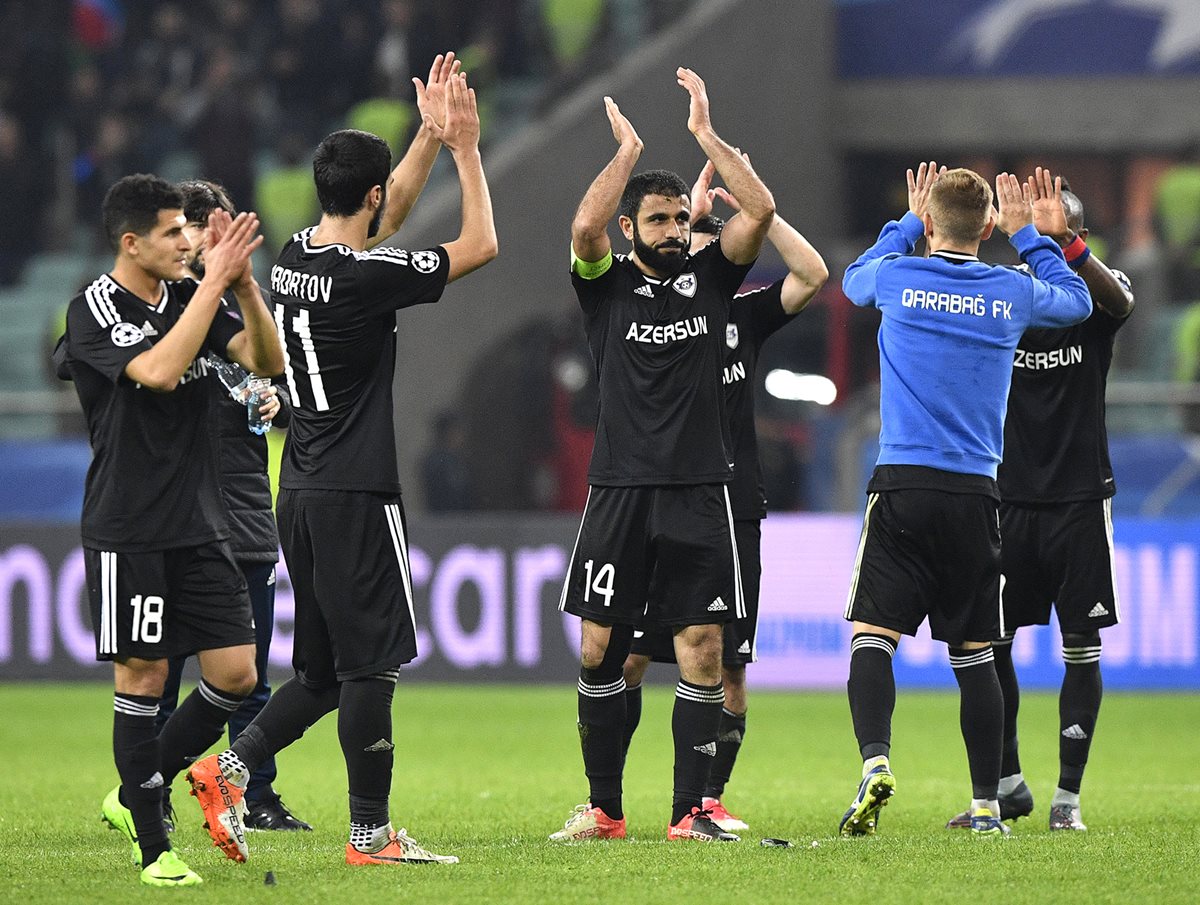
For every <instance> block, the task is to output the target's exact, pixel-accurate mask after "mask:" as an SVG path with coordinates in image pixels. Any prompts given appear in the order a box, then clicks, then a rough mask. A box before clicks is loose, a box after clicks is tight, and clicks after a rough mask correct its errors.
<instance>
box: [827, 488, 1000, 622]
mask: <svg viewBox="0 0 1200 905" xmlns="http://www.w3.org/2000/svg"><path fill="white" fill-rule="evenodd" d="M996 510H997V504H996V501H995V500H994V499H992V498H991V497H989V496H985V495H984V494H975V493H949V492H946V491H941V490H917V489H914V490H887V491H882V492H880V493H872V494H870V495H869V496H868V498H867V512H866V516H865V517H864V519H863V531H862V537H861V538H860V540H859V543H858V556H857V558H856V559H855V561H854V575H853V578H852V579H851V582H850V594H849V599H848V600H847V602H846V612H845V616H846V619H847V620H850V621H852V622H866V623H868V624H870V625H877V626H879V627H881V628H888V629H891V630H892V631H896V632H900V633H901V634H904V635H915V634H916V632H917V628H918V627H919V626H920V625H921V622H922V621H924V619H925V618H926V617H928V618H929V632H930V634H931V635H932V636H933V637H934V638H936V639H937V640H938V641H945V642H947V643H949V644H960V643H961V642H963V641H989V640H991V639H992V638H995V637H996V636H997V632H998V631H999V630H1000V625H1001V620H1000V617H1001V613H1000V526H999V518H998V514H997V511H996Z"/></svg>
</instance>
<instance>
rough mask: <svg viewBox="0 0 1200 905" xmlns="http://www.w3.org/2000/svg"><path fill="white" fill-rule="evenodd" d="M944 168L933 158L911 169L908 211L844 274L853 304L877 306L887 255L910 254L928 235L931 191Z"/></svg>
mask: <svg viewBox="0 0 1200 905" xmlns="http://www.w3.org/2000/svg"><path fill="white" fill-rule="evenodd" d="M944 171H945V167H943V168H942V169H941V170H939V169H938V166H937V162H936V161H933V160H931V161H929V162H928V163H921V164H920V165H919V166H918V167H917V170H916V172H915V173H914V172H913V171H912V170H909V171H908V173H907V176H908V212H907V213H905V215H904V216H903V217H901V218H900V219H899V220H890V221H888V222H887V223H886V224H884V227H883V229H882V230H881V231H880V233H879V238H878V239H876V240H875V244H874V245H872V246H871V247H870V248H868V249H867V250H866V251H864V252H863V253H862V254H861V255H859V256H858V260H856V261H855V262H854V263H853V264H851V265H850V266H849V267H847V268H846V273H845V275H843V277H842V291H843V292H845V293H846V297H847V298H848V299H850V301H852V302H853V303H854V304H856V305H860V306H862V305H874V304H875V275H876V272H877V271H878V270H879V265H880V263H881V262H882V260H883V258H884V256H886V255H907V254H911V253H912V250H913V249H914V248H915V247H916V244H917V241H918V240H919V239H920V238H921V236H923V235H925V215H926V213H927V209H928V207H929V193H930V191H931V190H932V189H933V183H934V182H936V181H937V179H938V177H939V176H941V174H942V173H943V172H944Z"/></svg>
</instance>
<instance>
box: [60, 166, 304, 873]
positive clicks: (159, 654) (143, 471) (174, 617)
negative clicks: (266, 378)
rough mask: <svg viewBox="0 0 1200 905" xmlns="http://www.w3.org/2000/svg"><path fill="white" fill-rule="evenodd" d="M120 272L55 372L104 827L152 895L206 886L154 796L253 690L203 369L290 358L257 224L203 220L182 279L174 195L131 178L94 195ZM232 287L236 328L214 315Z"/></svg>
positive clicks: (76, 305) (93, 291)
mask: <svg viewBox="0 0 1200 905" xmlns="http://www.w3.org/2000/svg"><path fill="white" fill-rule="evenodd" d="M103 218H104V228H105V231H106V233H107V235H108V239H109V242H110V244H111V245H112V247H113V250H114V252H115V254H116V259H115V262H114V264H113V269H112V271H111V272H110V273H108V274H105V275H104V276H101V277H99V278H98V279H96V280H95V281H93V282H92V283H91V284H90V285H88V286H87V287H86V288H85V289H84V290H83V292H81V293H80V294H79V295H77V296H75V298H73V299H72V300H71V303H70V305H69V306H68V309H67V330H66V333H65V334H64V336H63V338H62V340H60V343H59V348H58V350H57V351H56V358H57V359H58V361H59V362H60V374H63V375H66V376H69V377H70V379H71V380H73V381H74V383H75V389H76V392H77V393H78V394H79V401H80V403H81V405H82V407H83V411H84V415H85V417H86V419H87V424H88V434H89V438H90V441H91V446H92V464H91V467H90V468H89V469H88V476H87V483H86V485H85V488H84V503H83V519H82V534H83V546H84V562H85V568H86V572H87V580H88V596H89V601H90V603H91V610H92V623H93V626H94V629H95V634H96V655H97V659H100V660H111V661H112V662H113V676H114V685H115V692H116V693H115V697H114V710H115V715H114V718H113V756H114V759H115V761H116V765H117V772H118V773H119V774H120V777H121V784H120V785H119V786H118V787H117V788H115V789H113V790H112V792H110V793H109V795H108V797H107V798H105V800H104V803H103V805H102V816H103V818H104V820H105V821H107V822H108V824H109V825H110V826H112V827H113V828H115V829H118V830H120V831H121V832H122V833H123V834H124V835H125V836H126V837H127V838H128V839H129V841H130V842H131V844H132V846H133V850H134V855H135V859H136V860H137V861H138V862H140V863H141V865H142V873H141V879H142V882H143V883H147V884H149V885H152V886H190V885H195V884H198V883H200V882H201V880H200V877H199V876H197V875H196V874H195V873H194V872H193V871H191V870H189V869H188V866H187V865H186V864H184V863H183V861H182V860H181V859H180V858H179V856H178V855H177V854H176V853H175V852H173V851H171V845H170V842H168V840H167V833H166V827H165V825H164V823H163V808H162V797H163V789H164V788H165V787H167V786H169V785H170V784H171V780H172V779H173V778H174V776H175V775H176V774H177V773H178V772H179V771H180V770H182V769H183V768H184V767H185V766H186V765H187V764H188V763H190V762H191V761H192V760H193V759H194V758H196V757H197V756H199V755H200V754H203V753H204V749H206V748H207V747H209V746H210V745H211V744H212V743H213V742H214V741H216V740H217V738H218V737H219V736H220V734H221V731H222V729H223V728H224V726H225V723H226V722H227V721H228V719H229V717H230V715H231V714H232V713H233V712H234V711H236V710H237V709H238V707H240V706H241V704H242V701H243V700H245V698H246V695H247V694H248V693H249V692H250V691H251V689H253V688H254V684H255V671H254V629H253V627H252V625H251V615H250V600H249V598H248V597H247V594H246V583H245V580H244V579H243V577H242V574H241V572H240V571H239V570H238V567H237V564H236V563H235V562H234V560H233V555H232V553H231V552H230V548H229V542H228V537H229V530H228V528H227V527H226V519H225V511H224V506H223V504H222V502H221V496H220V490H219V489H218V486H217V477H216V465H215V462H214V457H213V454H212V446H211V444H210V443H209V439H208V435H207V434H208V424H209V409H210V406H211V404H212V394H211V392H210V388H209V385H208V382H209V380H210V379H211V378H209V377H208V363H207V360H206V359H207V355H208V354H209V353H215V354H217V355H221V356H225V357H228V358H230V359H233V360H234V361H237V362H239V363H240V364H242V365H243V366H245V367H246V368H248V369H250V370H252V371H255V372H256V373H259V374H274V373H279V372H280V371H281V370H282V369H283V356H282V352H281V350H280V346H279V340H278V337H276V335H275V331H274V329H273V324H272V322H271V317H270V313H269V312H268V311H267V308H266V305H265V304H264V303H263V300H262V296H261V295H260V294H259V291H258V286H257V284H255V282H254V276H253V272H252V270H251V264H250V256H251V253H252V252H253V251H254V250H255V249H256V248H257V247H258V246H259V245H260V244H261V242H262V239H261V238H256V237H255V233H256V232H257V229H258V219H257V217H255V215H254V214H239V215H238V216H237V217H236V218H230V216H229V214H227V213H225V212H224V211H219V212H217V213H214V214H213V216H212V218H211V220H210V223H211V224H212V228H213V241H212V244H211V245H210V247H209V249H208V253H207V265H208V266H207V268H206V271H205V275H204V279H202V280H200V281H199V282H198V283H197V282H196V281H195V280H193V279H190V278H189V277H188V273H187V268H186V262H187V256H188V252H189V248H190V246H189V243H188V240H187V237H186V236H185V235H184V225H185V218H184V214H183V198H182V196H181V195H180V193H179V191H178V190H177V189H176V188H175V187H174V186H173V185H171V184H170V183H168V182H165V181H164V180H162V179H159V178H157V177H155V176H148V175H137V176H126V177H125V178H124V179H121V180H119V181H118V182H116V183H115V184H114V185H113V186H112V188H110V189H109V191H108V194H107V195H106V196H105V199H104V207H103ZM227 289H232V290H233V292H234V294H235V295H236V296H237V298H238V302H239V304H240V305H241V308H242V312H243V320H241V321H239V320H236V319H234V318H233V317H231V316H229V315H228V314H227V313H226V312H225V311H223V310H222V308H221V297H222V295H223V294H224V293H225V291H226V290H227ZM193 653H194V654H198V655H199V659H200V670H201V674H202V678H201V680H200V684H199V686H198V687H197V688H196V690H195V691H194V692H193V693H192V694H191V695H190V696H189V697H188V699H187V700H186V701H184V703H183V704H182V705H181V706H180V707H179V709H178V710H176V711H175V713H174V714H173V715H172V717H171V719H170V720H168V721H167V723H166V724H165V725H164V726H163V728H162V731H161V732H159V731H158V729H157V727H156V725H155V715H156V713H157V711H158V702H159V698H160V697H161V696H162V692H163V683H164V681H165V679H166V676H167V660H168V658H170V657H173V656H180V655H184V654H193Z"/></svg>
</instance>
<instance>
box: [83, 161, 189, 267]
mask: <svg viewBox="0 0 1200 905" xmlns="http://www.w3.org/2000/svg"><path fill="white" fill-rule="evenodd" d="M182 209H183V195H182V194H181V193H180V191H179V189H177V188H175V186H173V185H171V183H169V182H167V180H165V179H160V178H159V177H157V176H152V175H150V174H148V173H136V174H134V175H132V176H124V177H122V178H120V179H118V180H117V181H116V182H114V183H113V184H112V186H110V187H109V190H108V192H107V193H106V194H105V196H104V204H103V206H102V207H101V209H100V210H101V216H102V219H103V222H104V235H105V236H106V237H107V238H108V244H109V246H111V248H112V250H113V253H114V254H115V253H117V252H119V251H120V250H121V236H123V235H125V233H134V234H136V235H139V236H144V235H146V234H147V233H148V232H150V230H152V229H153V228H154V225H155V224H156V223H158V212H159V211H164V210H182Z"/></svg>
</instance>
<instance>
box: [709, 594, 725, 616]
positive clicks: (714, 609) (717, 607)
mask: <svg viewBox="0 0 1200 905" xmlns="http://www.w3.org/2000/svg"><path fill="white" fill-rule="evenodd" d="M708 611H709V612H710V613H725V612H728V611H729V607H727V606H725V601H724V600H722V599H721V598H720V597H718V598H717V599H716V600H714V601H713V602H712V603H710V604H709V605H708Z"/></svg>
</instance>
